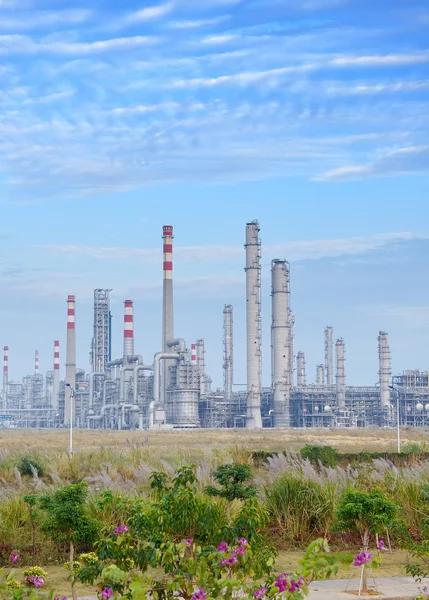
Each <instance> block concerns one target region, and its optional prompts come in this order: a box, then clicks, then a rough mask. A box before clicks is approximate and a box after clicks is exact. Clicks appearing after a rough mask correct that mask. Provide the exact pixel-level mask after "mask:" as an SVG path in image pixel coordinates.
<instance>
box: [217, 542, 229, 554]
mask: <svg viewBox="0 0 429 600" xmlns="http://www.w3.org/2000/svg"><path fill="white" fill-rule="evenodd" d="M217 549H218V551H219V552H228V544H227V542H221V543H220V544H219V546H218V547H217Z"/></svg>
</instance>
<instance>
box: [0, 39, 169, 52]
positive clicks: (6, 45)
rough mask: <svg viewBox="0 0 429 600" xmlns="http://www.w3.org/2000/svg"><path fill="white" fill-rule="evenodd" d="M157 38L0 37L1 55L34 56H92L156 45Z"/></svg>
mask: <svg viewBox="0 0 429 600" xmlns="http://www.w3.org/2000/svg"><path fill="white" fill-rule="evenodd" d="M159 41H160V39H159V38H157V37H153V36H152V37H149V36H133V37H122V38H112V39H108V40H100V41H96V42H67V41H66V42H58V41H52V40H49V39H48V40H42V41H40V42H34V41H33V40H32V39H31V38H29V37H25V36H21V35H0V53H1V54H24V53H28V54H36V53H40V52H49V53H58V54H92V53H97V52H107V51H111V50H122V49H128V48H136V47H139V46H147V45H150V44H156V43H158V42H159Z"/></svg>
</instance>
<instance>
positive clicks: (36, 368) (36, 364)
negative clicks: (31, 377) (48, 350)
mask: <svg viewBox="0 0 429 600" xmlns="http://www.w3.org/2000/svg"><path fill="white" fill-rule="evenodd" d="M34 374H35V375H36V376H37V375H39V351H38V350H35V352H34Z"/></svg>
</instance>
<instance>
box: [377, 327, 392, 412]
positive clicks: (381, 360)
mask: <svg viewBox="0 0 429 600" xmlns="http://www.w3.org/2000/svg"><path fill="white" fill-rule="evenodd" d="M378 364H379V371H378V375H379V381H380V404H381V408H384V407H386V406H389V404H390V388H389V385H390V378H391V377H392V369H391V362H390V346H389V335H388V334H387V333H386V332H385V331H380V333H379V336H378Z"/></svg>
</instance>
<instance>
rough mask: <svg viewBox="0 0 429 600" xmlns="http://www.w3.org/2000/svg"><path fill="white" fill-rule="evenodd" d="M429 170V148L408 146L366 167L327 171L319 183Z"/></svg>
mask: <svg viewBox="0 0 429 600" xmlns="http://www.w3.org/2000/svg"><path fill="white" fill-rule="evenodd" d="M428 170H429V146H407V147H405V148H399V149H397V150H391V151H389V152H386V153H385V154H383V155H381V156H379V157H377V158H375V159H374V161H373V162H372V163H369V164H365V165H350V166H345V167H339V168H337V169H333V170H332V171H327V172H326V173H322V174H321V175H319V176H318V177H316V180H317V181H352V180H355V179H367V178H371V177H380V176H381V177H388V176H393V175H404V174H408V173H424V172H427V171H428Z"/></svg>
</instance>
